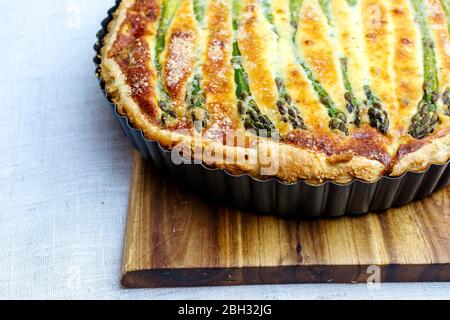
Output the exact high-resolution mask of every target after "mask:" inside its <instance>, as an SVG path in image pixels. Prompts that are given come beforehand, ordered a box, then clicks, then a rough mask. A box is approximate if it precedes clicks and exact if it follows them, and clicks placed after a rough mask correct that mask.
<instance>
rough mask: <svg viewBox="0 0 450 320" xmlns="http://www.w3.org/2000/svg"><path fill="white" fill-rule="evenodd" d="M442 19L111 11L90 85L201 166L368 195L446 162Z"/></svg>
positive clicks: (413, 1)
mask: <svg viewBox="0 0 450 320" xmlns="http://www.w3.org/2000/svg"><path fill="white" fill-rule="evenodd" d="M448 9H449V7H448V2H447V0H398V1H388V0H383V1H382V0H376V1H375V0H370V1H368V0H356V1H352V0H350V1H348V0H331V1H318V0H303V1H299V0H294V1H292V0H272V1H267V0H242V1H240V0H165V1H163V0H122V1H121V3H120V6H119V8H118V9H117V10H116V12H115V13H114V14H113V16H114V19H113V21H112V22H111V23H110V24H109V26H108V34H107V35H106V37H105V38H104V41H103V47H102V49H101V53H100V58H101V69H100V76H101V78H102V80H103V81H104V82H105V89H106V91H107V93H108V94H109V95H110V96H111V98H112V101H113V102H114V103H115V104H116V105H117V110H118V112H119V113H120V114H122V115H125V116H127V117H128V118H129V120H130V122H131V123H132V124H133V126H135V127H136V128H138V129H140V130H142V131H143V132H144V135H145V136H146V138H148V139H151V140H156V141H158V142H159V143H160V144H161V145H162V146H163V147H165V148H168V149H174V150H181V151H182V153H183V155H184V156H186V155H187V154H189V157H190V158H193V159H195V160H201V161H202V162H204V163H206V164H208V165H209V166H212V167H217V168H221V169H226V170H227V171H229V172H230V173H232V174H250V175H252V176H254V177H256V178H271V177H277V178H279V179H280V180H281V181H283V182H287V183H293V182H296V181H299V180H305V181H307V182H309V183H322V182H324V181H334V182H338V183H347V182H350V181H352V180H354V179H361V180H364V181H368V182H372V181H376V180H378V179H379V178H380V177H381V176H382V175H388V176H400V175H402V174H403V173H405V172H407V171H421V170H425V169H426V168H427V167H428V166H430V165H431V164H437V163H445V162H447V161H448V160H449V158H450V134H449V131H450V93H449V90H448V88H450V79H449V78H450V72H449V71H450V50H449V48H450V36H449V25H448V16H447V15H446V13H448ZM267 136H269V137H267ZM230 137H231V138H230Z"/></svg>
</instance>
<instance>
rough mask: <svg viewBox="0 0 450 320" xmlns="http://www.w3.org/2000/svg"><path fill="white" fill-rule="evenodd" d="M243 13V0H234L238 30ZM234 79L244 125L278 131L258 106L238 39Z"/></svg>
mask: <svg viewBox="0 0 450 320" xmlns="http://www.w3.org/2000/svg"><path fill="white" fill-rule="evenodd" d="M240 13H241V1H240V0H233V26H234V29H235V30H237V29H238V27H239V16H240ZM232 63H233V67H234V81H235V83H236V96H237V98H238V105H237V107H238V110H239V113H240V114H241V116H242V118H243V120H244V126H245V128H246V129H247V130H249V129H254V130H260V129H264V130H267V133H268V134H269V135H272V133H273V132H276V128H275V126H274V125H273V123H272V122H271V121H270V119H269V118H268V117H267V116H266V115H263V114H262V113H261V111H260V109H259V108H258V106H257V104H256V101H255V100H254V99H253V97H252V95H251V92H250V86H249V84H248V76H247V73H246V72H245V70H244V68H243V66H242V60H241V52H240V50H239V44H238V42H237V40H235V41H234V43H233V58H232Z"/></svg>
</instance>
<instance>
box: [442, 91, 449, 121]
mask: <svg viewBox="0 0 450 320" xmlns="http://www.w3.org/2000/svg"><path fill="white" fill-rule="evenodd" d="M442 103H443V104H444V106H445V109H444V114H445V115H446V116H449V117H450V88H447V90H445V92H444V94H443V95H442Z"/></svg>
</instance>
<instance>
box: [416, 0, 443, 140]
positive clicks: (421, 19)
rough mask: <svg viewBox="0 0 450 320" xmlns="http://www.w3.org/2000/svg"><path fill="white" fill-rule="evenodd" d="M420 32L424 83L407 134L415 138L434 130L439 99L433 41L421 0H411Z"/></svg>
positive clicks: (421, 137)
mask: <svg viewBox="0 0 450 320" xmlns="http://www.w3.org/2000/svg"><path fill="white" fill-rule="evenodd" d="M411 3H412V5H413V7H414V11H415V14H416V20H417V23H418V24H419V27H420V31H421V34H422V48H423V71H424V85H423V92H424V93H423V97H422V100H421V101H420V103H419V106H418V112H417V113H416V114H415V115H414V117H413V118H412V121H411V126H410V127H409V134H410V135H411V136H413V137H414V138H416V139H423V138H425V137H426V136H427V135H428V134H430V133H431V132H433V131H434V128H435V127H436V125H437V123H438V122H439V117H438V115H437V106H436V104H437V102H438V100H439V81H438V71H437V62H436V54H435V52H434V42H433V38H432V36H431V33H430V30H429V27H428V23H427V15H426V10H425V6H424V2H423V0H411Z"/></svg>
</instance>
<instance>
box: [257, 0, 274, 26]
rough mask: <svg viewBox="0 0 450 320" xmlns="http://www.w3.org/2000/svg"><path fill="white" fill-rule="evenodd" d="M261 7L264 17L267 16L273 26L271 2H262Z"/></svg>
mask: <svg viewBox="0 0 450 320" xmlns="http://www.w3.org/2000/svg"><path fill="white" fill-rule="evenodd" d="M260 1H261V6H262V9H263V12H264V15H265V16H266V19H267V21H269V23H270V24H273V14H272V5H271V1H270V0H260Z"/></svg>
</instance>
